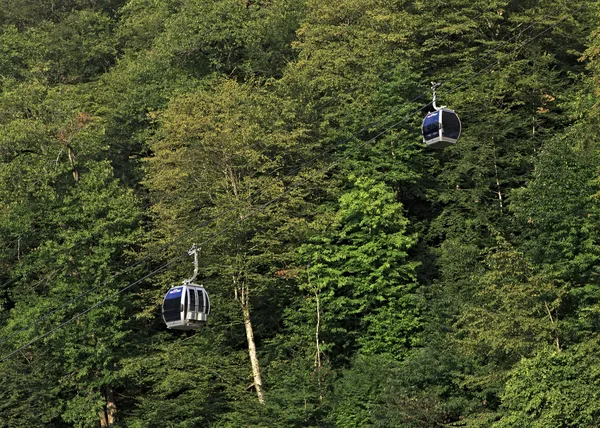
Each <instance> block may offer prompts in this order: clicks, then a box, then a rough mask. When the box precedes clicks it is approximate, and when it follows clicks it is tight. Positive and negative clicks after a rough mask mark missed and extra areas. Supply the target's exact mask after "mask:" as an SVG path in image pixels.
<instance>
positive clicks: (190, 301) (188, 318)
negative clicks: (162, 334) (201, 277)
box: [162, 284, 210, 330]
mask: <svg viewBox="0 0 600 428" xmlns="http://www.w3.org/2000/svg"><path fill="white" fill-rule="evenodd" d="M209 313H210V300H209V298H208V293H207V292H206V290H205V289H204V287H202V286H200V285H196V284H185V285H180V286H177V287H173V288H171V289H170V290H169V291H168V292H167V295H166V296H165V299H164V301H163V305H162V315H163V320H164V321H165V324H167V328H172V329H175V330H195V329H198V328H200V327H202V326H203V325H204V324H205V323H206V321H207V319H208V314H209Z"/></svg>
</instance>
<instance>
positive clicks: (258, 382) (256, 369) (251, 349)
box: [242, 304, 265, 404]
mask: <svg viewBox="0 0 600 428" xmlns="http://www.w3.org/2000/svg"><path fill="white" fill-rule="evenodd" d="M242 312H243V314H244V327H246V339H248V354H249V356H250V364H252V375H253V376H254V387H255V388H256V395H257V396H258V402H259V403H260V404H265V392H264V390H263V384H262V376H261V374H260V364H259V363H258V357H257V355H256V344H255V343H254V331H253V330H252V322H251V321H250V308H249V307H248V305H247V304H242Z"/></svg>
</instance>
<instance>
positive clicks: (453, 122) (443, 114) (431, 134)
mask: <svg viewBox="0 0 600 428" xmlns="http://www.w3.org/2000/svg"><path fill="white" fill-rule="evenodd" d="M460 128H461V125H460V119H459V118H458V115H457V114H456V113H455V112H454V111H453V110H450V109H447V108H443V107H442V108H440V109H438V110H436V111H434V112H432V113H429V114H428V115H427V116H426V117H425V120H424V121H423V126H422V127H421V132H422V133H423V142H424V143H425V144H427V146H428V147H431V148H435V149H443V148H444V147H448V146H451V145H453V144H456V142H457V141H458V138H459V137H460Z"/></svg>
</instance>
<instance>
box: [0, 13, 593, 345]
mask: <svg viewBox="0 0 600 428" xmlns="http://www.w3.org/2000/svg"><path fill="white" fill-rule="evenodd" d="M583 7H585V4H584V5H583V6H582V7H581V8H580V9H582V8H583ZM578 11H579V10H576V12H578ZM549 16H550V14H547V15H544V17H543V18H544V19H545V18H548V17H549ZM563 20H564V19H563ZM540 21H541V19H540V20H537V21H533V22H532V23H530V24H529V25H528V26H527V27H526V28H524V29H522V30H520V31H519V32H518V33H517V34H515V35H514V36H512V37H510V38H509V39H508V40H501V44H500V45H498V46H496V47H494V48H493V49H490V50H489V51H487V52H485V54H488V55H489V54H491V53H495V52H497V51H498V50H499V49H501V48H502V47H503V46H505V45H506V44H508V43H509V42H510V41H512V40H513V39H515V38H517V37H519V36H521V35H522V34H523V33H525V32H526V31H527V30H529V29H530V28H532V27H533V26H535V25H536V24H537V23H539V22H540ZM561 21H562V20H561ZM481 56H483V54H481V55H480V58H477V59H475V60H473V61H471V62H470V63H468V64H464V65H462V66H461V69H464V68H466V67H470V66H473V65H475V64H477V63H478V62H481V61H482V60H483V58H481ZM383 73H384V72H381V73H380V74H379V75H378V76H377V77H378V78H380V77H381V76H382V75H383ZM459 74H460V72H459V71H457V72H455V73H454V74H452V75H451V76H450V77H448V78H447V79H446V80H447V81H448V80H451V79H453V78H455V77H456V76H458V75H459ZM428 95H429V92H424V93H422V94H421V95H419V96H417V97H415V98H413V99H412V100H410V101H405V102H404V103H403V104H402V105H401V106H400V107H402V106H403V105H406V104H410V103H413V102H416V101H418V100H419V99H421V98H423V97H425V96H428ZM333 99H337V97H334V98H333ZM330 102H332V101H331V100H330V101H328V102H327V103H326V104H325V106H326V105H328V104H329V103H330ZM325 106H321V108H324V107H325ZM400 107H395V108H393V109H391V110H389V111H388V112H387V113H385V115H384V116H383V117H382V119H379V120H376V121H373V122H371V123H369V124H367V125H365V126H363V127H362V128H361V129H359V130H358V131H356V132H354V133H353V134H352V135H351V136H350V137H349V138H348V139H346V140H345V141H343V142H342V143H341V145H344V144H347V143H348V142H349V141H350V140H351V139H352V138H354V137H358V136H359V134H361V133H362V132H364V131H366V130H368V129H369V128H371V127H374V126H377V125H379V124H381V122H382V121H383V120H384V119H386V118H387V117H389V116H391V115H392V114H393V113H395V112H397V111H398V110H399V108H400ZM333 150H334V148H331V149H328V150H326V151H324V152H322V153H320V154H319V155H317V156H315V157H313V158H311V159H309V160H308V161H305V162H304V163H302V164H300V165H299V166H297V167H296V168H295V169H293V170H291V172H289V173H288V174H286V176H288V175H290V176H291V175H293V174H295V173H296V172H297V171H299V170H301V169H303V168H304V167H305V166H307V165H308V164H311V163H313V162H314V161H315V160H317V159H318V158H321V157H323V155H326V154H329V153H330V152H332V151H333ZM272 173H273V172H271V173H269V174H267V176H271V175H272ZM256 175H257V173H254V174H253V175H250V176H249V178H252V177H253V176H256ZM268 188H269V187H267V189H268ZM265 190H266V189H265ZM259 196H260V194H259ZM251 197H252V196H251ZM163 199H164V198H163ZM161 200H162V199H161ZM153 204H155V202H150V203H148V204H146V205H145V206H143V207H142V208H141V210H142V211H143V210H145V209H146V208H148V207H149V206H151V205H153ZM87 241H88V240H83V241H81V242H80V243H78V244H77V245H75V246H73V247H71V248H66V249H62V250H59V251H58V252H57V253H55V255H58V254H62V253H64V252H67V251H70V250H74V249H77V248H79V247H80V246H81V245H83V244H84V243H85V242H87ZM160 250H161V249H159V250H158V251H160ZM16 280H18V277H17V278H12V279H10V280H8V281H7V282H5V283H3V284H0V289H1V288H3V287H6V286H7V285H10V284H12V283H13V282H15V281H16ZM41 281H42V280H39V281H37V283H39V282H41ZM0 343H2V342H0Z"/></svg>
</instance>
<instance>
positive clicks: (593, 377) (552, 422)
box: [493, 339, 600, 427]
mask: <svg viewBox="0 0 600 428" xmlns="http://www.w3.org/2000/svg"><path fill="white" fill-rule="evenodd" d="M598 350H599V348H598V341H597V339H593V340H590V341H588V342H584V343H582V344H580V345H578V346H576V347H573V348H570V349H568V350H566V351H564V352H556V350H549V349H548V350H543V351H541V352H540V353H539V354H538V355H536V356H534V357H532V358H528V359H523V360H522V361H521V362H520V363H519V364H518V365H517V366H516V367H515V369H514V370H513V371H512V373H511V377H510V379H509V380H508V382H507V384H506V391H505V392H504V394H503V396H502V400H503V407H504V408H505V409H506V411H507V413H506V415H505V416H504V417H503V418H502V419H501V420H500V421H499V422H498V423H496V424H494V425H493V426H495V427H496V426H497V427H547V426H555V427H558V426H594V425H597V424H598V420H599V418H600V409H599V408H598V382H599V381H600V374H599V373H598V369H597V368H598V357H597V355H598Z"/></svg>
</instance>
